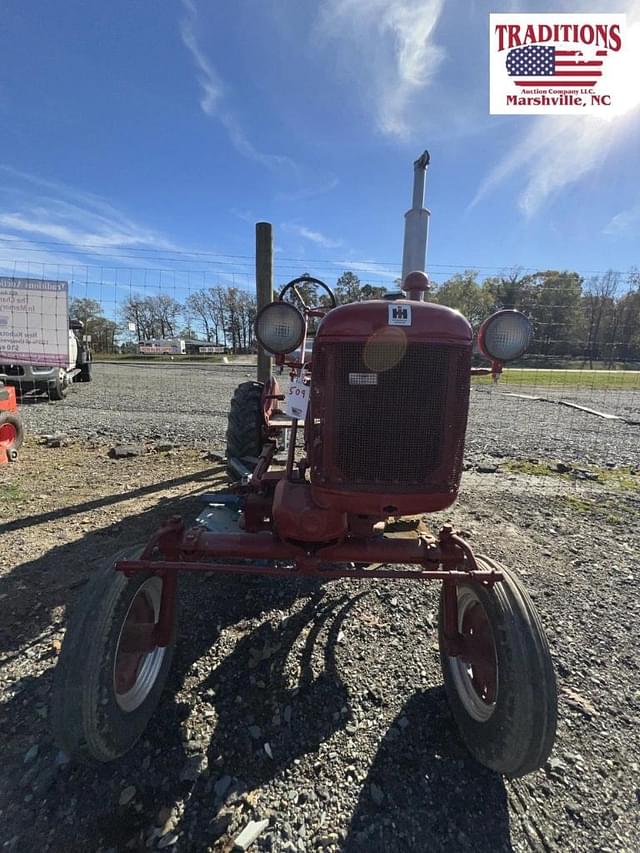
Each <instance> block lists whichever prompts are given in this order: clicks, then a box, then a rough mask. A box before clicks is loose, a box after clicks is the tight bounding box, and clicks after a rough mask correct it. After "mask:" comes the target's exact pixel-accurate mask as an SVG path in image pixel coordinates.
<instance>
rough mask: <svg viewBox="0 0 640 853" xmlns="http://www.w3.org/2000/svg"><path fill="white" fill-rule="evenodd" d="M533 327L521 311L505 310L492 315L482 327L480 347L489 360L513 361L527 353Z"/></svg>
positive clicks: (479, 338)
mask: <svg viewBox="0 0 640 853" xmlns="http://www.w3.org/2000/svg"><path fill="white" fill-rule="evenodd" d="M532 335H533V326H532V325H531V321H530V320H529V318H528V317H525V315H524V314H522V313H521V312H520V311H513V310H511V309H505V310H504V311H497V312H496V313H495V314H492V315H491V317H489V318H488V319H487V320H485V321H484V323H483V324H482V325H481V326H480V331H479V332H478V346H479V347H480V350H481V351H482V352H483V353H484V355H486V356H487V357H488V358H491V359H493V360H495V361H513V360H514V359H515V358H520V356H521V355H522V354H523V353H524V352H525V350H526V349H527V347H528V346H529V343H530V341H531V337H532Z"/></svg>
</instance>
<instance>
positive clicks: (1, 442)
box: [0, 412, 24, 452]
mask: <svg viewBox="0 0 640 853" xmlns="http://www.w3.org/2000/svg"><path fill="white" fill-rule="evenodd" d="M23 441H24V426H23V425H22V419H21V418H20V415H16V414H14V413H13V412H0V447H4V449H5V450H6V451H7V452H8V451H10V450H16V451H17V450H19V449H20V448H21V447H22V442H23Z"/></svg>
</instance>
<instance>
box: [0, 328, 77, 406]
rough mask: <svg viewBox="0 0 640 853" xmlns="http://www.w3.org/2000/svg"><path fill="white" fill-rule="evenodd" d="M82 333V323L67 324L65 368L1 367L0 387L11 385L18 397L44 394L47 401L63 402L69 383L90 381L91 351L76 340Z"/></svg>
mask: <svg viewBox="0 0 640 853" xmlns="http://www.w3.org/2000/svg"><path fill="white" fill-rule="evenodd" d="M83 331H84V326H83V323H82V321H81V320H70V321H69V351H68V359H67V363H66V364H65V365H64V367H57V366H56V367H52V366H51V365H38V364H7V363H5V364H0V384H2V383H3V382H4V383H5V385H13V386H14V387H15V388H16V390H17V391H18V393H19V394H20V395H21V396H26V395H32V394H33V395H35V394H41V393H46V394H48V396H49V399H50V400H62V399H64V398H65V397H66V396H67V389H68V388H69V385H71V383H72V382H91V352H90V350H89V348H88V346H87V345H86V344H84V343H83V342H82V341H81V340H78V338H77V337H76V335H77V334H79V335H82V332H83Z"/></svg>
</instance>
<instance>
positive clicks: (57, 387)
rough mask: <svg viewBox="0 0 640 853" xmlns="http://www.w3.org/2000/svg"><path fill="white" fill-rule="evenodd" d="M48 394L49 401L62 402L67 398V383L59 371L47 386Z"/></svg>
mask: <svg viewBox="0 0 640 853" xmlns="http://www.w3.org/2000/svg"><path fill="white" fill-rule="evenodd" d="M48 392H49V399H50V400H64V398H65V397H66V396H67V383H66V379H65V378H64V376H63V375H62V372H61V371H58V374H57V376H56V378H55V379H54V380H53V382H51V383H50V384H49V388H48Z"/></svg>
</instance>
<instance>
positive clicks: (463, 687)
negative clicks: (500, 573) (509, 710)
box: [451, 587, 498, 722]
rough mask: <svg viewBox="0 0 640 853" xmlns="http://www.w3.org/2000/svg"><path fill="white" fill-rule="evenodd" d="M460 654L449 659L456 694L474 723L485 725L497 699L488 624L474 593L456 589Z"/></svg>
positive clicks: (484, 612) (495, 664)
mask: <svg viewBox="0 0 640 853" xmlns="http://www.w3.org/2000/svg"><path fill="white" fill-rule="evenodd" d="M458 630H459V632H460V652H459V654H458V656H457V657H455V658H452V659H451V663H452V669H453V677H454V681H455V684H456V688H457V691H458V695H459V697H460V700H461V701H462V703H463V705H464V706H465V709H466V711H467V712H468V713H469V714H470V716H472V717H473V718H474V719H475V720H478V721H479V722H486V721H487V720H488V719H489V718H490V717H491V715H492V714H493V711H494V709H495V704H496V700H497V698H498V660H497V656H496V647H495V643H494V640H493V633H492V630H491V624H490V622H489V618H488V616H487V613H486V611H485V609H484V607H483V606H482V603H481V602H480V600H479V599H478V597H477V595H476V593H475V592H474V591H473V590H471V589H469V588H467V587H462V588H461V589H459V590H458Z"/></svg>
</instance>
